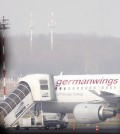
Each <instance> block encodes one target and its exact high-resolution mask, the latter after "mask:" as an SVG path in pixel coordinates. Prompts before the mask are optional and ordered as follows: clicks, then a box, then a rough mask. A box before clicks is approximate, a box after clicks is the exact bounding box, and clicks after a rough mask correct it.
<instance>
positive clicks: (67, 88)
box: [55, 86, 116, 90]
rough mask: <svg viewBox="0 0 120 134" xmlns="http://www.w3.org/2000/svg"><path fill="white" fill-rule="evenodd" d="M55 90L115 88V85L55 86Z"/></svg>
mask: <svg viewBox="0 0 120 134" xmlns="http://www.w3.org/2000/svg"><path fill="white" fill-rule="evenodd" d="M55 89H56V90H79V89H80V90H91V89H94V90H95V89H116V86H110V87H108V86H102V87H95V86H94V87H55Z"/></svg>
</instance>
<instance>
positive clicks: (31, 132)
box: [1, 126, 120, 134]
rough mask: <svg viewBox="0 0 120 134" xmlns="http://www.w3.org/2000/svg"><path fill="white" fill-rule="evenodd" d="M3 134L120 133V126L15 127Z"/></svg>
mask: <svg viewBox="0 0 120 134" xmlns="http://www.w3.org/2000/svg"><path fill="white" fill-rule="evenodd" d="M1 132H2V133H3V134H22V133H23V134H63V133H71V134H78V133H79V134H85V133H86V134H88V133H91V134H102V133H103V134H119V133H120V126H100V127H98V128H97V127H95V126H89V127H81V128H74V129H60V130H55V129H50V130H45V129H38V128H36V129H35V128H29V129H23V128H22V129H20V130H16V129H15V128H12V129H8V130H3V131H1Z"/></svg>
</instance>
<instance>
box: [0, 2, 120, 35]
mask: <svg viewBox="0 0 120 134" xmlns="http://www.w3.org/2000/svg"><path fill="white" fill-rule="evenodd" d="M119 5H120V0H0V17H1V18H2V16H3V15H4V16H5V17H6V18H9V20H10V21H9V22H10V27H11V28H10V30H9V34H14V35H16V34H29V33H30V29H29V24H30V13H31V12H32V13H33V25H34V29H33V34H39V33H46V34H47V33H49V32H50V28H48V22H49V21H50V16H51V12H52V11H53V12H54V16H55V20H56V27H55V28H54V32H55V33H81V34H88V35H91V34H97V35H99V36H116V37H120V26H119V24H120V8H119Z"/></svg>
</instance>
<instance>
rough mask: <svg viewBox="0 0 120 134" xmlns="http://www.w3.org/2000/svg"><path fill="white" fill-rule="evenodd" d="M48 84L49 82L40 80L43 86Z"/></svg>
mask: <svg viewBox="0 0 120 134" xmlns="http://www.w3.org/2000/svg"><path fill="white" fill-rule="evenodd" d="M47 83H48V81H47V80H40V84H41V85H46V84H47Z"/></svg>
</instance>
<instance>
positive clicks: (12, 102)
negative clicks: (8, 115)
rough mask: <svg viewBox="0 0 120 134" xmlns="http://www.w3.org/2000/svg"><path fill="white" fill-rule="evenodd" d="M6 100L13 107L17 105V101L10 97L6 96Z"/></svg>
mask: <svg viewBox="0 0 120 134" xmlns="http://www.w3.org/2000/svg"><path fill="white" fill-rule="evenodd" d="M5 102H7V103H8V104H9V105H10V106H11V107H12V109H13V108H14V107H15V106H16V105H15V102H14V101H12V100H11V99H10V98H6V99H5Z"/></svg>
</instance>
